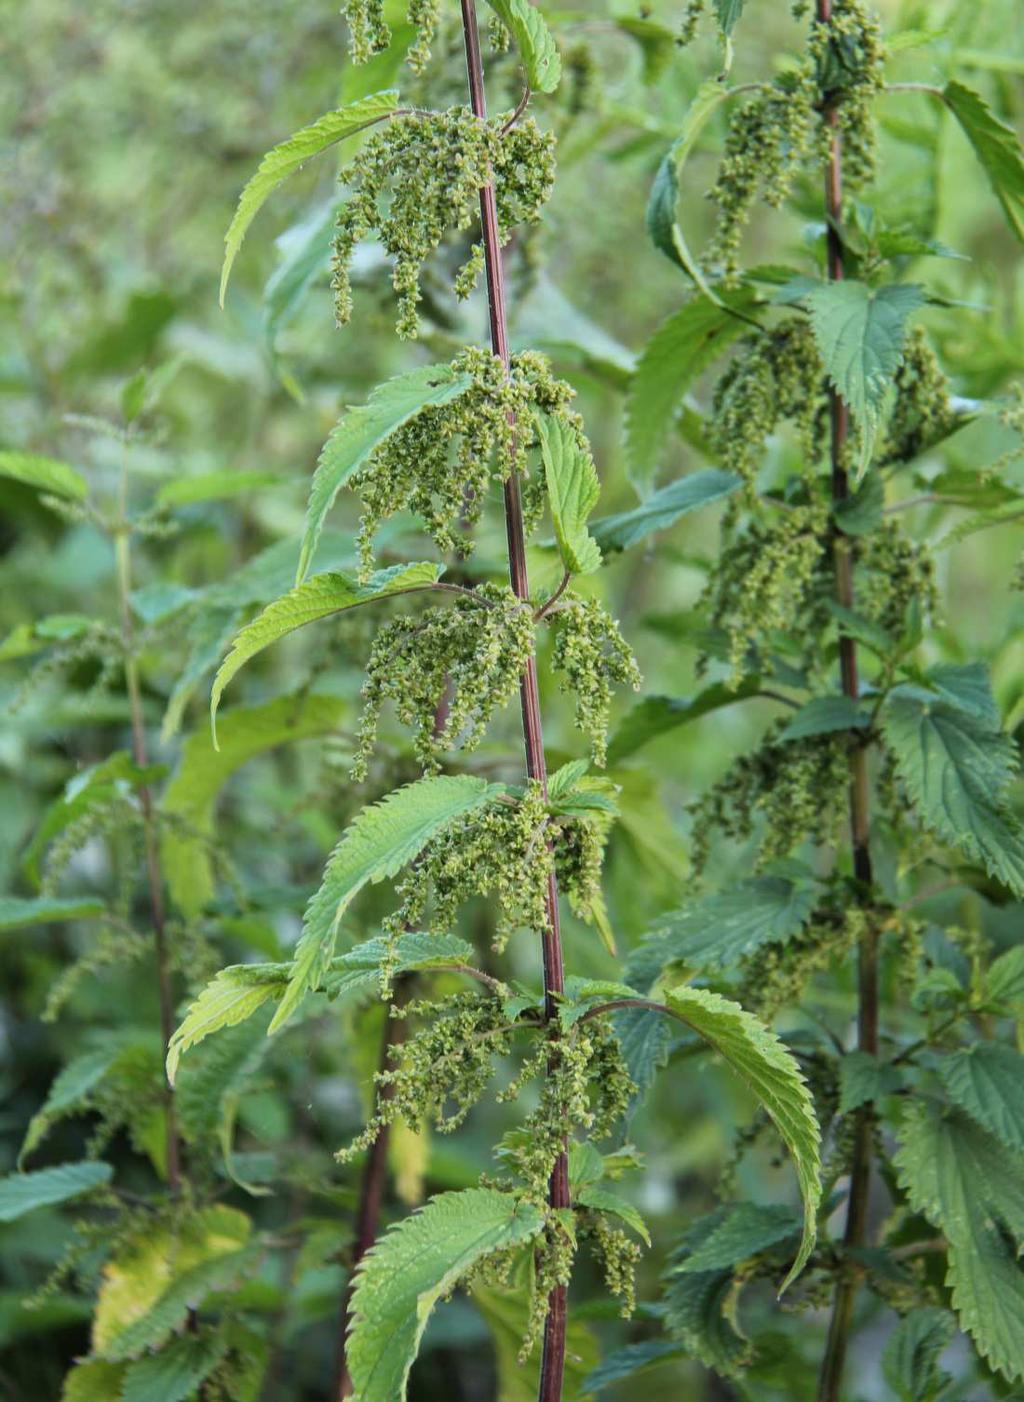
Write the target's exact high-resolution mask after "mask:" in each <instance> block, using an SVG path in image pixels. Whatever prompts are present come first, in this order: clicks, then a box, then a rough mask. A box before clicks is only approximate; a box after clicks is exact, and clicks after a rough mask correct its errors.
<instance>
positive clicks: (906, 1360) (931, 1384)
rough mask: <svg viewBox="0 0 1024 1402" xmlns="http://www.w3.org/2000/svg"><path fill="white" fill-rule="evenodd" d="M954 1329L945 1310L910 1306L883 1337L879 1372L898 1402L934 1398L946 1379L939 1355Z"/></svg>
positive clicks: (932, 1399)
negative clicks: (906, 1312)
mask: <svg viewBox="0 0 1024 1402" xmlns="http://www.w3.org/2000/svg"><path fill="white" fill-rule="evenodd" d="M955 1333H956V1325H955V1323H954V1321H953V1316H952V1315H951V1314H949V1313H948V1311H947V1310H940V1309H933V1308H925V1309H916V1310H911V1312H910V1314H908V1315H906V1316H905V1317H904V1318H903V1319H901V1320H900V1322H899V1324H898V1325H897V1326H896V1328H895V1329H894V1330H893V1331H892V1333H891V1334H890V1335H889V1337H888V1339H887V1340H886V1341H885V1348H884V1349H883V1350H882V1373H883V1374H884V1376H885V1380H886V1382H887V1383H888V1384H889V1386H890V1387H891V1388H892V1390H893V1393H894V1395H895V1396H896V1397H897V1398H898V1400H899V1402H935V1399H936V1398H937V1397H938V1395H939V1393H940V1392H941V1391H942V1390H943V1388H944V1387H945V1386H946V1384H947V1383H948V1382H949V1381H950V1378H949V1374H948V1373H944V1372H943V1371H942V1369H941V1368H940V1367H939V1357H940V1355H941V1354H942V1353H943V1352H944V1351H945V1349H946V1348H947V1346H948V1345H949V1344H950V1343H952V1341H953V1335H954V1334H955Z"/></svg>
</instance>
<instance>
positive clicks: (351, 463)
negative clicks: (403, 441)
mask: <svg viewBox="0 0 1024 1402" xmlns="http://www.w3.org/2000/svg"><path fill="white" fill-rule="evenodd" d="M472 383H473V381H472V379H471V378H470V376H469V375H457V374H456V373H455V371H454V370H452V368H451V366H450V365H421V366H419V367H418V368H417V369H415V370H410V371H408V373H407V374H405V375H396V376H395V378H394V379H392V380H388V381H387V382H386V383H385V384H382V385H378V386H377V388H376V389H375V390H374V391H373V393H372V394H371V395H370V398H369V399H368V400H367V402H366V403H365V404H363V405H357V406H354V407H352V408H350V409H349V411H348V413H347V414H346V415H345V416H344V418H343V419H341V420H340V421H339V423H338V425H337V427H336V428H334V429H333V430H332V432H331V435H330V437H329V438H328V439H327V442H326V443H325V444H324V446H323V448H322V449H321V450H320V457H319V459H318V461H317V465H316V472H315V473H314V474H313V483H312V486H311V487H310V492H309V505H308V506H307V508H306V529H305V533H304V535H303V537H302V549H301V551H300V553H299V565H298V570H297V572H296V576H295V582H296V584H301V583H302V581H303V580H304V579H305V577H306V575H307V574H308V573H309V566H310V564H311V562H312V559H313V553H314V551H315V550H316V545H317V541H318V540H319V539H320V532H321V530H322V529H323V524H324V518H325V517H326V515H327V513H328V511H330V509H331V507H332V506H333V505H334V500H335V498H336V497H337V495H338V493H339V492H340V491H341V489H342V487H343V486H344V485H345V483H346V482H347V481H348V480H349V478H350V477H351V476H352V475H353V473H355V472H357V471H358V470H359V468H361V467H362V466H363V464H364V463H365V462H366V461H367V460H368V459H369V458H370V456H371V455H372V453H373V452H374V450H375V449H376V448H378V447H379V446H380V445H381V443H383V442H384V440H385V439H386V438H389V437H390V436H391V434H392V433H394V432H395V431H396V430H397V429H399V428H401V427H402V425H403V424H406V423H408V422H409V420H410V419H412V418H415V416H416V415H417V414H418V413H420V412H421V410H423V409H427V408H436V407H437V406H438V405H441V404H450V403H451V401H452V400H453V399H458V397H459V395H460V394H465V392H466V390H467V389H469V387H470V386H471V385H472Z"/></svg>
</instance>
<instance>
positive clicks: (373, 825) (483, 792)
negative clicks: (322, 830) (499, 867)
mask: <svg viewBox="0 0 1024 1402" xmlns="http://www.w3.org/2000/svg"><path fill="white" fill-rule="evenodd" d="M505 791H506V790H505V785H504V784H489V783H488V782H487V781H486V780H485V779H476V778H473V777H471V776H470V775H466V774H462V775H449V774H438V775H433V776H430V777H428V778H424V779H418V780H417V781H416V782H415V783H413V784H407V785H406V786H405V787H404V788H401V789H396V790H395V791H394V792H393V793H390V794H388V795H387V797H386V798H383V799H381V801H380V802H379V803H375V804H373V805H372V806H371V807H369V808H364V809H363V810H362V812H361V813H359V814H358V816H357V817H356V818H355V819H354V820H353V822H352V823H351V824H350V825H349V827H348V829H347V831H346V832H345V835H344V836H343V837H342V839H341V841H340V842H339V843H338V845H337V847H335V849H334V851H333V852H332V853H331V857H330V860H329V861H328V863H327V868H326V870H325V872H324V877H323V881H322V882H321V885H320V889H319V890H318V891H317V892H316V894H315V895H314V896H313V897H312V898H311V899H310V902H309V904H308V905H307V907H306V914H305V919H304V922H303V930H302V936H301V938H300V939H299V942H298V944H297V946H296V949H295V966H294V970H293V973H292V977H291V979H290V980H289V983H288V989H287V991H286V993H285V995H284V997H283V999H282V1000H281V1005H280V1007H279V1008H278V1010H277V1012H276V1013H275V1015H274V1020H273V1022H272V1023H271V1024H270V1031H271V1032H275V1031H276V1030H277V1029H278V1028H279V1027H280V1026H282V1024H283V1023H284V1022H285V1021H286V1020H287V1019H288V1018H289V1017H290V1016H291V1014H292V1013H293V1012H294V1011H295V1009H296V1007H297V1006H298V1004H299V1003H300V1001H301V1000H302V998H303V996H304V994H305V993H306V991H307V990H308V989H310V988H315V987H316V986H317V984H318V983H319V982H320V980H321V979H322V978H323V976H324V973H325V972H326V969H327V966H328V964H329V963H330V959H331V956H332V954H333V953H334V945H335V940H336V939H337V934H338V928H339V926H340V924H341V919H342V916H343V915H344V914H345V911H346V910H347V909H348V907H349V906H350V905H351V903H352V901H353V900H354V899H355V897H356V895H357V894H358V892H359V891H361V890H362V888H363V887H364V886H365V885H367V883H372V882H376V881H383V880H385V879H386V878H387V877H389V876H397V875H398V873H399V872H400V871H401V869H402V868H403V867H404V866H406V865H407V864H408V863H409V862H411V861H414V860H415V859H416V857H418V856H419V854H420V852H422V850H423V848H424V847H425V846H426V845H427V843H428V842H429V841H430V840H431V838H433V837H436V836H437V834H438V833H439V832H442V831H443V830H444V829H445V828H446V827H448V826H449V825H450V824H451V823H453V822H455V820H456V819H457V818H462V817H465V816H466V814H468V813H472V812H473V811H474V810H475V809H478V808H483V807H485V806H486V805H487V804H488V803H492V802H493V801H494V800H495V799H496V798H497V797H498V796H499V795H500V794H503V793H504V792H505Z"/></svg>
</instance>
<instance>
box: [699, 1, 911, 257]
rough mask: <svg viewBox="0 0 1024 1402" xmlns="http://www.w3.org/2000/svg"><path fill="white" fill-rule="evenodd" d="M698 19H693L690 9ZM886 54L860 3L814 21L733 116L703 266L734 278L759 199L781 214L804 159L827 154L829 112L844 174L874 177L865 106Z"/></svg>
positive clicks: (856, 179)
mask: <svg viewBox="0 0 1024 1402" xmlns="http://www.w3.org/2000/svg"><path fill="white" fill-rule="evenodd" d="M700 8H703V6H699V7H691V9H690V11H689V12H688V14H687V18H686V19H685V20H684V25H683V32H682V36H681V37H682V38H683V39H684V41H685V40H687V39H688V38H690V37H692V33H693V28H694V26H695V24H696V19H697V17H698V14H699V9H700ZM695 9H696V10H697V13H696V14H695V13H694V10H695ZM883 63H884V53H883V48H882V42H881V29H880V26H879V23H878V21H877V19H875V18H874V16H872V15H871V14H870V13H869V12H868V11H867V10H866V8H865V7H864V5H863V3H862V0H836V3H835V4H834V5H833V7H832V16H831V19H830V22H829V23H828V24H822V23H820V22H818V21H817V20H814V21H812V23H811V31H810V37H809V41H808V46H807V51H806V56H805V57H804V59H803V60H802V61H801V63H800V64H799V65H798V66H796V67H794V68H791V69H787V70H786V71H785V72H783V73H780V74H779V76H778V77H776V78H775V79H774V80H773V81H772V82H771V83H766V84H764V85H763V86H762V87H761V89H760V90H759V91H758V93H757V94H756V95H755V96H754V97H752V98H751V99H750V100H749V101H747V102H745V103H744V104H743V105H742V106H741V107H739V108H738V109H737V110H736V111H735V112H734V114H733V116H732V118H731V120H730V123H729V131H728V135H727V136H726V141H725V154H724V157H723V160H722V164H721V166H720V168H719V172H718V178H717V180H716V182H715V185H714V187H713V188H712V190H711V191H710V199H711V200H712V201H713V202H714V204H715V205H716V207H717V210H718V218H717V224H716V229H715V233H714V236H713V238H712V240H711V244H710V247H709V250H708V257H707V261H708V262H709V263H710V264H714V263H719V264H720V265H721V269H722V272H723V273H724V275H725V277H726V278H727V279H728V280H735V279H736V277H737V275H738V269H739V263H738V254H739V245H740V239H741V237H742V233H743V229H744V227H745V226H746V225H747V223H748V222H749V220H750V215H751V211H752V209H753V207H754V204H755V202H756V201H757V200H758V198H761V199H763V200H764V202H765V203H766V204H768V205H769V206H771V207H772V208H775V209H778V208H780V207H781V206H782V205H783V204H784V202H785V201H786V199H787V197H788V196H789V193H790V190H791V189H792V185H793V181H794V179H795V177H796V175H797V173H798V171H799V170H800V168H801V167H802V165H803V164H804V163H805V162H806V161H807V160H808V159H810V160H813V161H814V162H815V163H818V162H820V161H821V159H822V157H823V156H825V155H826V154H827V143H828V141H829V140H830V139H831V133H832V127H831V126H827V125H826V123H825V117H826V116H827V115H828V114H832V113H834V122H835V129H836V130H837V131H838V132H839V134H840V136H841V138H842V142H843V159H844V176H845V178H846V181H847V183H848V185H850V186H851V187H854V186H856V185H859V184H863V183H864V182H865V181H867V180H869V179H870V178H871V176H872V174H873V172H874V159H875V128H874V122H873V119H872V116H871V104H872V101H873V99H874V98H875V96H877V94H878V93H879V91H880V90H881V88H882V86H883Z"/></svg>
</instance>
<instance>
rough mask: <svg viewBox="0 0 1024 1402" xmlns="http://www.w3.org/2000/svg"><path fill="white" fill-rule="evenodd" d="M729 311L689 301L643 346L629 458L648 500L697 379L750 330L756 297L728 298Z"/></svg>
mask: <svg viewBox="0 0 1024 1402" xmlns="http://www.w3.org/2000/svg"><path fill="white" fill-rule="evenodd" d="M723 301H724V302H725V307H722V306H718V305H717V304H716V303H714V302H711V301H709V300H708V299H707V298H706V297H700V298H696V299H695V300H694V301H692V302H687V303H686V305H685V306H683V307H681V308H680V309H679V311H677V312H673V314H672V315H671V316H670V317H668V319H667V320H665V321H663V322H662V323H661V325H660V326H659V327H658V329H657V331H655V333H654V335H653V336H652V337H651V339H650V340H649V341H648V342H647V345H646V346H645V347H644V349H643V352H642V354H641V356H640V359H639V360H638V361H637V366H636V370H635V371H634V373H633V377H632V379H631V380H630V382H629V392H628V394H627V396H626V459H627V462H628V464H629V472H630V477H631V479H632V481H633V482H634V483H635V484H636V486H637V489H638V490H639V491H640V493H641V495H643V496H646V495H647V494H648V492H650V490H651V488H652V487H653V485H654V480H655V475H656V473H657V470H658V467H659V465H660V463H661V460H662V458H663V456H664V454H665V449H666V447H667V444H668V441H669V436H670V434H671V432H672V425H673V420H674V418H675V415H676V413H677V411H678V410H679V408H680V406H681V404H682V402H683V397H684V395H685V394H686V392H687V391H688V390H689V388H690V387H691V386H692V385H693V383H694V382H695V381H696V380H697V378H698V377H699V376H700V375H702V374H703V373H704V371H705V370H706V369H707V368H708V366H709V365H711V363H712V362H713V361H715V360H716V359H717V358H718V356H719V355H720V354H721V353H722V351H724V350H725V349H726V347H727V346H729V345H731V344H732V342H733V341H735V340H736V339H737V338H738V337H740V336H742V335H743V334H744V333H745V332H747V331H749V329H750V328H749V326H748V325H747V323H746V322H745V321H743V320H742V319H741V318H740V316H738V315H733V314H731V313H730V311H728V310H726V308H727V307H731V308H732V309H733V311H734V312H744V313H749V311H750V310H751V309H752V308H753V306H754V305H755V296H754V293H753V292H751V291H749V290H747V289H741V290H740V291H738V292H730V293H727V294H723Z"/></svg>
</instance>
